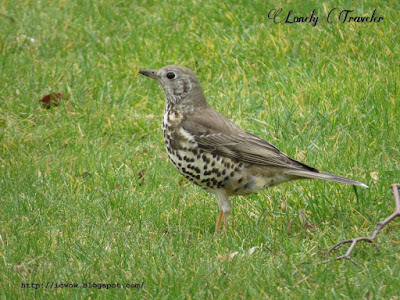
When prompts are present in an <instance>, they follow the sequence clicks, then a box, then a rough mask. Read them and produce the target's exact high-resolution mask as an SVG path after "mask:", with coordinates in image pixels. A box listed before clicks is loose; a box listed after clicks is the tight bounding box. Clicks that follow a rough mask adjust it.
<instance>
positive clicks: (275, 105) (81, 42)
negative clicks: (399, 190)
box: [0, 0, 400, 299]
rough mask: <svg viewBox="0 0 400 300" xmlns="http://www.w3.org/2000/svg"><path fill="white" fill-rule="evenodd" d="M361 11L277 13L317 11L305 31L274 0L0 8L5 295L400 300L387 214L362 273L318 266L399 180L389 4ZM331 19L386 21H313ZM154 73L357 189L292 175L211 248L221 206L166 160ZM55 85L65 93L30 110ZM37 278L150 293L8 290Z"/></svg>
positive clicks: (242, 212)
mask: <svg viewBox="0 0 400 300" xmlns="http://www.w3.org/2000/svg"><path fill="white" fill-rule="evenodd" d="M372 2H373V1H370V2H368V1H362V2H360V3H358V4H353V2H352V1H339V2H334V1H327V2H325V3H324V4H321V3H320V2H318V1H314V2H312V3H308V4H303V2H301V1H290V3H289V4H286V5H285V6H283V9H284V11H285V12H286V13H287V12H288V11H289V10H290V9H292V10H293V11H294V12H297V14H298V15H302V16H307V15H308V14H310V12H311V11H312V10H313V9H314V8H315V9H316V10H317V15H319V16H320V19H321V20H320V22H319V24H318V25H317V26H316V27H312V26H310V25H309V24H279V25H276V24H273V23H272V21H270V20H268V18H267V15H268V12H269V10H270V9H272V8H278V7H281V5H280V4H279V2H276V3H273V4H267V3H266V1H252V2H251V5H250V4H248V2H247V1H235V4H232V3H231V2H230V1H214V0H208V1H192V2H190V1H138V3H134V1H106V0H99V1H93V2H92V1H62V0H59V1H28V0H25V1H7V0H6V1H3V2H1V3H0V13H2V14H5V15H7V16H10V17H12V18H14V19H15V22H11V21H10V19H9V18H7V17H4V16H0V143H1V144H0V191H1V197H0V299H17V298H18V299H19V298H49V299H50V298H51V299H54V298H55V297H57V298H68V299H69V298H92V299H93V298H96V299H97V298H100V299H103V298H112V297H117V298H142V299H143V298H144V299H152V298H161V299H167V298H169V299H213V298H215V299H247V298H249V299H259V298H296V299H297V298H314V299H321V298H324V297H325V298H327V299H332V298H334V297H335V298H344V299H360V298H368V299H377V298H385V299H398V297H399V288H398V287H399V285H400V279H399V278H400V265H399V263H398V262H399V260H400V251H399V250H400V248H399V247H400V234H399V221H398V220H395V221H393V222H392V223H390V224H389V225H388V226H387V228H385V230H384V231H383V232H382V234H381V235H379V238H378V242H379V244H380V246H381V252H380V253H377V252H375V250H374V248H373V246H372V245H370V244H367V245H360V246H359V247H358V248H357V249H356V250H355V252H354V254H353V258H354V259H355V260H356V261H357V262H358V263H359V264H360V266H359V267H356V266H354V265H353V264H351V263H350V262H349V261H339V262H332V263H328V264H323V263H322V262H323V261H324V260H326V259H328V258H329V257H328V256H327V249H328V248H329V247H330V246H331V245H333V244H335V243H336V242H338V241H341V240H343V239H347V238H350V237H355V236H362V235H368V234H370V232H372V230H373V229H374V226H375V224H376V223H377V222H378V221H379V220H382V219H384V218H385V217H387V216H388V215H389V214H390V213H391V212H392V211H393V209H394V203H393V196H392V193H391V190H390V184H391V183H394V182H399V181H400V180H399V177H400V160H399V157H400V150H399V149H400V140H399V132H400V105H399V103H400V102H399V98H400V89H399V82H400V70H399V62H400V54H399V53H400V35H399V30H398V28H399V17H398V11H399V9H400V5H399V3H398V2H397V1H383V0H382V1H374V3H373V4H372ZM334 7H342V8H344V9H355V10H356V12H357V14H358V15H364V14H365V15H371V14H372V11H373V10H374V9H375V8H376V9H378V11H377V13H378V15H379V16H383V17H384V18H385V19H384V21H383V22H380V23H372V24H339V23H336V24H327V23H326V21H325V20H322V19H323V18H324V16H326V15H327V12H328V11H329V9H331V8H334ZM24 36H26V37H31V38H34V39H35V42H32V41H31V40H30V39H29V38H25V37H24ZM167 64H182V65H185V66H187V67H189V68H191V69H193V70H195V72H196V74H197V75H198V77H199V79H200V81H201V83H202V86H203V89H204V91H205V94H206V97H207V99H208V101H209V102H210V104H211V105H212V106H213V107H214V108H215V109H217V110H219V111H221V112H222V113H223V114H225V115H226V116H227V117H229V118H230V119H232V120H234V122H235V123H236V124H238V125H240V126H241V127H243V128H244V129H246V130H247V131H250V132H252V133H254V134H256V135H259V136H261V137H263V138H265V139H266V140H268V141H270V142H272V143H274V144H275V145H276V146H277V147H279V148H280V149H281V150H282V151H284V152H285V153H287V154H288V155H290V156H292V157H296V158H298V159H301V160H302V161H304V162H305V163H308V164H310V165H312V166H315V167H317V168H320V169H322V170H325V171H330V172H333V173H336V174H341V175H343V176H348V177H350V178H353V179H356V180H359V181H361V182H364V183H366V184H368V185H369V186H370V188H369V189H357V191H358V198H357V197H356V196H355V193H354V191H353V188H352V187H350V186H346V185H341V184H337V183H329V182H322V181H301V182H300V181H299V182H294V183H286V184H284V185H281V186H278V187H275V188H272V189H269V190H266V191H263V192H261V193H260V194H259V195H256V196H250V197H246V198H245V197H236V198H234V199H233V205H234V209H233V213H232V216H231V224H230V225H231V227H230V229H229V231H228V232H227V234H225V235H224V234H222V235H220V236H218V237H215V236H214V235H213V231H214V226H215V220H216V215H217V205H216V201H215V199H214V198H213V196H212V195H210V194H208V193H206V192H205V191H203V190H201V189H199V188H197V187H195V186H194V185H192V184H190V183H188V182H187V181H185V180H184V179H182V177H181V176H180V175H179V174H178V173H177V171H175V170H174V169H173V166H172V165H171V164H170V163H169V162H168V161H167V155H166V153H165V150H164V145H163V140H162V133H161V128H160V124H161V118H162V112H163V106H164V94H163V92H162V90H161V88H160V87H159V86H158V85H157V83H156V82H154V81H152V80H149V79H147V78H144V77H141V76H139V75H138V70H139V69H142V68H159V67H162V66H164V65H167ZM50 92H63V93H65V94H66V99H65V100H64V101H63V102H62V103H61V105H60V106H58V107H53V108H52V109H48V110H47V109H43V108H42V107H41V106H40V105H39V103H38V102H39V100H40V99H41V98H42V97H43V96H44V95H46V94H48V93H50ZM141 170H145V174H144V176H143V177H142V178H140V177H141V176H139V173H140V172H141ZM373 177H375V179H374V178H373ZM309 227H312V229H311V230H308V229H307V228H309ZM255 246H259V248H257V249H256V250H255V252H254V253H253V254H251V255H249V253H248V251H249V249H251V248H252V247H255ZM236 251H238V252H239V253H238V254H237V255H236V256H235V257H233V259H229V255H230V254H231V253H234V252H236ZM343 251H344V250H343ZM331 258H334V256H331ZM304 262H308V263H304ZM47 282H54V283H78V284H81V283H89V282H91V283H106V284H107V283H111V284H112V283H120V284H136V283H139V284H141V283H142V282H144V285H143V289H140V290H138V289H135V288H133V289H110V290H104V289H102V290H99V289H81V288H80V289H67V288H64V289H60V288H58V289H55V288H52V289H46V288H39V289H36V290H35V289H32V288H21V284H23V283H36V284H44V285H46V283H47Z"/></svg>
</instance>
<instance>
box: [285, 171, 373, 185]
mask: <svg viewBox="0 0 400 300" xmlns="http://www.w3.org/2000/svg"><path fill="white" fill-rule="evenodd" d="M285 173H286V174H289V175H295V176H298V177H300V178H299V179H301V178H304V179H322V180H328V181H336V182H342V183H346V184H352V185H358V186H362V187H365V188H367V187H368V186H367V185H365V184H364V183H361V182H358V181H355V180H352V179H348V178H346V177H342V176H339V175H335V174H330V173H327V172H323V171H318V172H314V171H306V170H290V171H287V172H285Z"/></svg>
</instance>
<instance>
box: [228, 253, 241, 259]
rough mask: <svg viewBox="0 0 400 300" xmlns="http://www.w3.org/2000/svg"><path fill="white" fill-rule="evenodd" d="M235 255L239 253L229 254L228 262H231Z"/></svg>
mask: <svg viewBox="0 0 400 300" xmlns="http://www.w3.org/2000/svg"><path fill="white" fill-rule="evenodd" d="M237 254H239V251H235V252H232V253H229V261H232V259H233V258H234V257H235V256H236V255H237Z"/></svg>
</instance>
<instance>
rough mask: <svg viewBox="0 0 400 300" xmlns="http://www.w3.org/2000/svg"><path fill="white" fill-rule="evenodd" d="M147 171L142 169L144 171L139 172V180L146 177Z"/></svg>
mask: <svg viewBox="0 0 400 300" xmlns="http://www.w3.org/2000/svg"><path fill="white" fill-rule="evenodd" d="M146 170H147V169H142V170H140V171H139V173H138V179H139V180H140V179H142V178H143V177H144V175H145V174H146Z"/></svg>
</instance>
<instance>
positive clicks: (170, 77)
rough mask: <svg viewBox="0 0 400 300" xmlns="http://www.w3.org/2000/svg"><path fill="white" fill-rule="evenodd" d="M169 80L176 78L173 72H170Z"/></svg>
mask: <svg viewBox="0 0 400 300" xmlns="http://www.w3.org/2000/svg"><path fill="white" fill-rule="evenodd" d="M167 78H168V79H172V78H175V74H174V73H172V72H169V73H168V74H167Z"/></svg>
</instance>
